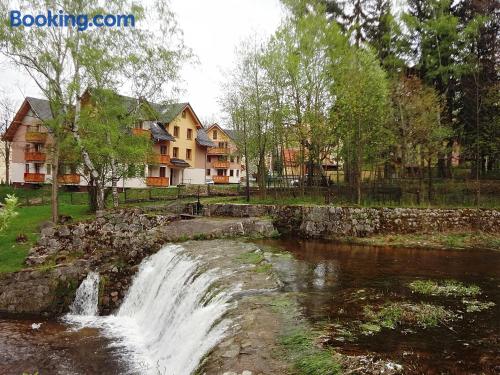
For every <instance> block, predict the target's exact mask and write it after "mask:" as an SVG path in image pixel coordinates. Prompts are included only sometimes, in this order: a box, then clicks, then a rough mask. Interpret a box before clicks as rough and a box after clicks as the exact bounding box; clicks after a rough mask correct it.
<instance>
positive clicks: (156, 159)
mask: <svg viewBox="0 0 500 375" xmlns="http://www.w3.org/2000/svg"><path fill="white" fill-rule="evenodd" d="M151 164H170V156H169V155H154V156H153V160H152V161H151Z"/></svg>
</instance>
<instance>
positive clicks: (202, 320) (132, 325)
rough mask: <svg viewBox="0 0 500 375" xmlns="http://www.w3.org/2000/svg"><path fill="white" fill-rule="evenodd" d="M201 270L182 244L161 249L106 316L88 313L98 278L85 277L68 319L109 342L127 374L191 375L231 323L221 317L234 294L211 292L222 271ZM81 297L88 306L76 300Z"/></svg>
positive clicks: (227, 291)
mask: <svg viewBox="0 0 500 375" xmlns="http://www.w3.org/2000/svg"><path fill="white" fill-rule="evenodd" d="M202 266H203V265H202V262H200V261H199V260H197V259H193V258H192V257H190V256H189V255H187V254H185V251H184V248H183V247H182V246H179V245H168V246H165V247H164V248H163V249H162V250H160V251H159V252H158V253H156V254H155V255H153V256H151V257H150V258H148V259H146V260H145V261H143V262H142V264H141V267H140V269H139V271H138V273H137V276H136V277H135V279H134V281H133V283H132V286H131V289H130V290H129V292H128V294H127V296H126V297H125V300H124V301H123V304H122V305H121V307H120V309H119V310H118V312H117V313H116V314H115V315H111V316H106V317H99V316H95V314H87V312H91V311H94V312H95V311H96V310H92V307H91V306H90V305H93V303H94V302H93V298H94V296H96V295H97V293H98V283H96V282H95V277H96V276H95V274H92V275H89V277H87V279H86V280H85V281H84V282H83V283H82V285H81V286H80V288H79V289H78V292H77V296H76V299H75V303H74V306H78V309H74V308H72V311H73V310H77V311H81V313H82V314H80V315H75V314H74V313H72V314H69V315H68V316H66V321H67V322H69V323H70V324H72V325H74V326H75V327H76V328H77V329H80V328H81V327H93V328H99V329H100V330H101V331H102V332H103V334H104V335H105V336H106V337H108V338H111V339H113V340H114V342H115V344H114V345H115V346H116V347H118V348H119V349H120V350H119V351H120V353H121V356H122V358H124V359H126V361H127V362H128V363H129V366H130V369H129V371H130V372H131V373H140V374H175V375H189V374H191V373H192V372H193V371H194V370H195V369H196V367H197V366H198V364H199V362H200V360H201V359H202V358H203V356H204V355H205V354H206V353H207V352H208V351H209V350H210V349H211V348H212V347H213V346H214V345H215V344H217V343H218V342H219V341H220V340H221V339H222V338H223V335H224V333H225V331H226V330H227V329H228V327H229V324H230V322H228V321H226V320H224V319H221V318H222V316H223V315H224V313H225V312H226V311H227V310H228V308H229V307H230V303H229V299H230V298H231V294H232V292H234V291H236V290H237V289H236V288H232V289H231V288H229V290H217V289H214V290H211V287H212V286H213V285H214V283H215V282H216V281H217V280H218V279H219V278H220V277H221V276H222V275H223V274H224V273H223V272H222V271H220V270H217V269H209V270H201V267H202ZM92 288H93V290H92ZM82 297H83V298H86V299H87V302H86V303H83V302H79V299H80V298H82ZM82 306H84V308H81V307H82ZM96 306H97V305H96Z"/></svg>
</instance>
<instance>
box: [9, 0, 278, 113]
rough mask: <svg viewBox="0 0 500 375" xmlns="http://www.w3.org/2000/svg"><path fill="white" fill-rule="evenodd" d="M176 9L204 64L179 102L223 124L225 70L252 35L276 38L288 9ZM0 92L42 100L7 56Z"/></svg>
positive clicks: (246, 0) (217, 2) (273, 3)
mask: <svg viewBox="0 0 500 375" xmlns="http://www.w3.org/2000/svg"><path fill="white" fill-rule="evenodd" d="M171 5H172V10H173V11H174V12H175V14H176V16H177V17H176V19H177V22H178V23H179V26H180V28H181V29H182V30H183V32H184V41H185V43H186V45H188V46H189V47H191V49H192V50H193V52H194V53H195V54H196V55H197V57H198V60H199V64H197V65H196V66H187V67H185V68H184V69H183V72H182V73H183V74H182V76H183V81H184V82H183V85H182V86H183V88H184V89H185V92H184V93H182V94H181V96H180V97H179V98H178V99H179V100H180V101H183V102H184V101H186V102H190V103H191V105H192V106H193V108H194V110H195V112H196V113H197V115H198V116H199V117H200V118H201V119H202V120H204V119H213V120H216V121H220V120H221V119H222V117H223V115H222V113H221V109H220V107H219V105H218V103H217V99H218V97H219V96H220V86H221V83H222V82H223V80H224V71H227V70H229V69H231V67H232V65H233V63H234V56H235V54H234V52H235V48H236V47H237V46H238V44H239V43H240V41H242V40H243V39H245V38H246V37H248V36H250V35H254V34H257V35H258V36H261V37H265V36H267V35H270V34H272V33H273V32H274V30H276V28H277V27H278V26H279V24H280V21H281V17H282V15H283V12H284V11H283V8H282V5H281V4H280V2H279V0H210V1H208V0H171ZM0 89H1V91H2V92H3V93H7V95H8V96H10V97H11V98H12V99H13V100H14V101H15V102H16V105H18V104H20V103H21V102H22V100H23V98H24V97H25V96H35V97H41V94H40V92H39V90H38V89H37V87H36V86H35V85H34V84H33V83H32V82H31V80H30V78H29V77H28V76H27V75H26V74H25V73H23V72H22V71H20V70H19V69H18V68H16V67H13V66H12V65H10V64H7V63H6V62H5V58H4V57H1V56H0Z"/></svg>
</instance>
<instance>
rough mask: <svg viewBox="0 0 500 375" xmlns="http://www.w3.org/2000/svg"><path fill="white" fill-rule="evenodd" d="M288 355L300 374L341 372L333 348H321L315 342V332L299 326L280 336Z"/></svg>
mask: <svg viewBox="0 0 500 375" xmlns="http://www.w3.org/2000/svg"><path fill="white" fill-rule="evenodd" d="M280 344H281V345H282V347H283V348H284V350H285V353H286V357H287V358H288V360H289V361H291V362H292V363H293V367H294V368H295V370H296V372H297V374H299V375H334V374H340V373H341V368H340V365H339V364H338V363H337V361H336V360H335V358H334V354H335V353H334V352H333V350H329V349H321V348H319V347H317V345H316V344H315V342H314V335H313V333H312V332H311V331H310V330H308V329H306V328H304V327H300V326H299V327H297V328H295V329H293V330H292V331H291V332H289V333H287V334H286V335H283V336H282V337H281V338H280Z"/></svg>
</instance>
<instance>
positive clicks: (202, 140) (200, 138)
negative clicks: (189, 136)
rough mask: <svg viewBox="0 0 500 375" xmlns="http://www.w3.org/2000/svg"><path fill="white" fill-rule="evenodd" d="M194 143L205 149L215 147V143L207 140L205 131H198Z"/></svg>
mask: <svg viewBox="0 0 500 375" xmlns="http://www.w3.org/2000/svg"><path fill="white" fill-rule="evenodd" d="M196 142H198V144H199V145H200V146H205V147H215V146H216V145H215V143H214V142H212V140H211V139H210V138H208V135H207V132H206V131H205V129H198V134H197V136H196Z"/></svg>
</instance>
